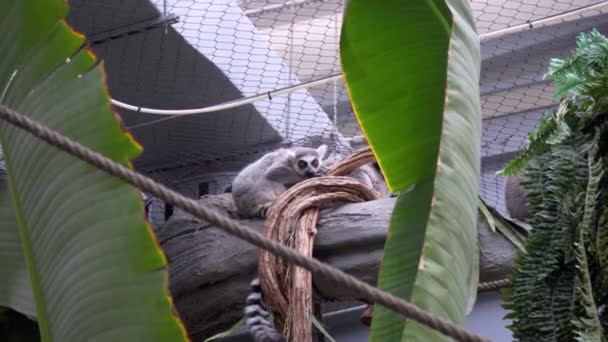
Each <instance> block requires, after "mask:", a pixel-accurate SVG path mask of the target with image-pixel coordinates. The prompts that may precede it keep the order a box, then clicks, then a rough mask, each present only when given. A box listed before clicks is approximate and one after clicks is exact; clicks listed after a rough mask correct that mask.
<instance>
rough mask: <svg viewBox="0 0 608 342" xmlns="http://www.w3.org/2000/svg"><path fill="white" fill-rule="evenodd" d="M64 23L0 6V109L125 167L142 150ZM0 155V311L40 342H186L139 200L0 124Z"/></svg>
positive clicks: (8, 2) (54, 11) (48, 12)
mask: <svg viewBox="0 0 608 342" xmlns="http://www.w3.org/2000/svg"><path fill="white" fill-rule="evenodd" d="M66 12H67V4H66V3H65V1H63V0H44V1H43V0H2V1H0V27H2V28H4V31H5V32H10V34H5V35H3V36H2V37H0V51H2V58H0V104H2V105H5V106H7V107H9V108H12V109H14V110H16V111H18V112H20V113H22V114H24V115H27V116H28V117H30V118H32V119H33V120H36V121H38V122H40V123H42V124H44V125H47V126H48V127H50V128H51V129H54V130H56V131H58V132H60V133H62V134H64V135H66V136H68V137H70V138H72V139H74V140H75V141H78V142H80V143H82V144H83V145H86V146H88V147H89V148H91V149H93V150H95V151H98V152H99V153H101V154H103V155H105V156H106V157H108V158H110V159H112V160H114V161H115V162H117V163H120V164H122V165H124V166H129V165H130V160H131V159H132V158H135V157H136V156H137V155H139V153H140V152H141V147H140V146H139V145H138V144H137V143H136V142H135V141H134V140H133V139H132V138H131V137H130V136H129V134H127V133H125V132H124V131H123V130H122V128H121V124H120V122H119V120H117V118H116V116H115V115H114V114H113V113H112V109H111V105H110V98H109V96H108V93H107V90H106V87H105V80H104V77H105V75H104V72H103V66H102V65H101V64H98V63H97V62H96V58H95V56H94V55H93V54H92V53H91V52H90V51H88V50H86V49H80V47H81V46H82V45H83V44H84V42H85V38H84V37H83V36H82V35H79V34H77V33H75V32H74V31H73V30H72V29H71V28H70V27H69V26H68V25H67V24H66V22H65V20H63V17H64V15H65V14H66ZM0 144H1V145H2V151H3V155H4V158H5V161H6V169H7V173H8V177H2V178H0V306H5V307H10V308H12V309H14V310H15V311H17V312H20V313H24V314H25V315H27V316H33V317H35V318H36V321H37V323H38V327H39V332H40V338H41V339H42V340H43V341H62V342H64V341H65V342H70V341H78V342H80V341H111V340H117V341H183V340H186V339H187V337H186V332H185V329H184V327H183V325H182V324H181V322H180V320H179V318H178V317H177V315H176V313H175V311H174V308H173V305H172V300H171V297H170V295H169V292H168V288H167V273H166V270H165V269H164V268H165V266H166V260H165V258H164V255H163V253H162V251H161V250H160V249H159V248H158V245H157V243H156V241H155V239H154V235H153V233H152V231H151V230H150V227H149V225H148V224H147V223H146V221H145V218H144V209H143V203H142V198H141V194H140V192H139V191H138V190H137V189H135V188H133V187H131V186H129V185H127V184H126V183H124V182H123V181H121V180H119V179H117V178H115V177H112V176H110V175H108V174H106V173H105V172H102V171H100V170H98V169H96V168H95V167H93V166H91V165H89V164H87V163H85V162H83V161H81V160H78V159H76V158H74V157H72V156H70V155H68V154H66V153H64V152H61V151H60V150H58V149H57V148H55V147H52V146H49V145H48V144H45V143H44V142H42V141H40V140H38V139H36V138H35V137H34V136H32V135H31V134H29V133H26V132H24V131H22V130H20V129H18V128H16V127H14V126H11V125H9V124H7V123H5V122H0ZM1 339H2V338H0V340H1Z"/></svg>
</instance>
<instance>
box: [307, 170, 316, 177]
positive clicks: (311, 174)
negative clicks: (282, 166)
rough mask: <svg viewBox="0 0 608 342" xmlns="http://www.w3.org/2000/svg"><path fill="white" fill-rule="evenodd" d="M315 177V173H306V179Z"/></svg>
mask: <svg viewBox="0 0 608 342" xmlns="http://www.w3.org/2000/svg"><path fill="white" fill-rule="evenodd" d="M314 175H315V173H314V171H310V170H309V171H306V177H313V176H314Z"/></svg>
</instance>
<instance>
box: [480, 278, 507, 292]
mask: <svg viewBox="0 0 608 342" xmlns="http://www.w3.org/2000/svg"><path fill="white" fill-rule="evenodd" d="M509 286H511V281H510V280H509V279H500V280H494V281H488V282H486V283H479V286H477V290H478V291H480V292H484V291H495V290H500V289H502V288H504V287H509Z"/></svg>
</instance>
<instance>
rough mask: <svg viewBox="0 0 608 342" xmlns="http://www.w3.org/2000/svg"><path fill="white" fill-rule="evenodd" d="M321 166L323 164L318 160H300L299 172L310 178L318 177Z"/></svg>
mask: <svg viewBox="0 0 608 342" xmlns="http://www.w3.org/2000/svg"><path fill="white" fill-rule="evenodd" d="M319 165H321V163H320V162H319V159H318V158H313V157H309V158H301V159H300V160H298V164H297V170H298V173H300V174H301V175H302V176H304V177H307V178H310V177H314V176H316V175H317V173H318V171H319Z"/></svg>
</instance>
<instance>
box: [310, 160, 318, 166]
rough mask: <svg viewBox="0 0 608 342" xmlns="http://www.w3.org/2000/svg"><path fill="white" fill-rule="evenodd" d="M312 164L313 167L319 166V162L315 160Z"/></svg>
mask: <svg viewBox="0 0 608 342" xmlns="http://www.w3.org/2000/svg"><path fill="white" fill-rule="evenodd" d="M311 164H312V166H314V167H317V166H319V161H318V160H316V159H315V160H313V161H312V163H311Z"/></svg>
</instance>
